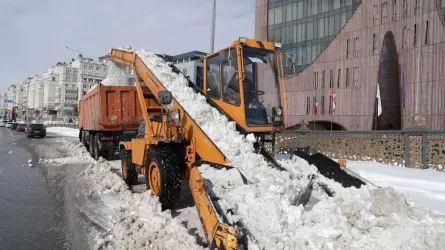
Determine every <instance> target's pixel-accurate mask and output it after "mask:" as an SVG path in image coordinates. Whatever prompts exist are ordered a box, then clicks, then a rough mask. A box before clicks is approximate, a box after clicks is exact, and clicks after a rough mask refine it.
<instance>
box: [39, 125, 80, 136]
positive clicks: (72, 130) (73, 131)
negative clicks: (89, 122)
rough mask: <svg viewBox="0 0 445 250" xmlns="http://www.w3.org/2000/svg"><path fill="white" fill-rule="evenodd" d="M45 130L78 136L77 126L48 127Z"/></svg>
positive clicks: (57, 133)
mask: <svg viewBox="0 0 445 250" xmlns="http://www.w3.org/2000/svg"><path fill="white" fill-rule="evenodd" d="M46 132H47V133H50V134H56V135H61V136H66V137H79V129H77V128H65V127H48V128H46Z"/></svg>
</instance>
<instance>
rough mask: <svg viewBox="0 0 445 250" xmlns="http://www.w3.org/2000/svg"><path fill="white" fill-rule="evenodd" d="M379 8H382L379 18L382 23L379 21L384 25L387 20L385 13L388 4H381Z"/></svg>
mask: <svg viewBox="0 0 445 250" xmlns="http://www.w3.org/2000/svg"><path fill="white" fill-rule="evenodd" d="M381 6H382V8H381V10H380V11H381V12H382V13H381V18H382V21H381V23H385V22H386V21H387V20H388V13H387V9H388V2H383V3H382V4H381Z"/></svg>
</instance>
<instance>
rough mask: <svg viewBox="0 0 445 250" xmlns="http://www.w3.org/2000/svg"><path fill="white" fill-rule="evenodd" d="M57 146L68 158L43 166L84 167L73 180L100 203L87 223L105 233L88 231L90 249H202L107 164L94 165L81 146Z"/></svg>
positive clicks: (155, 203)
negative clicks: (79, 181) (84, 185)
mask: <svg viewBox="0 0 445 250" xmlns="http://www.w3.org/2000/svg"><path fill="white" fill-rule="evenodd" d="M61 143H62V145H61V149H63V150H64V151H66V152H69V153H70V156H69V157H64V158H55V159H44V160H43V162H47V163H49V164H59V165H65V166H69V165H66V164H70V163H71V164H72V163H83V164H88V167H87V168H86V169H85V170H84V171H83V172H81V173H80V174H79V175H78V176H77V177H78V178H82V179H83V180H84V181H85V182H86V183H89V184H90V185H91V186H92V187H93V188H92V189H91V190H90V191H89V192H88V194H87V196H88V197H89V199H91V200H94V201H97V200H98V201H100V202H99V203H95V204H96V206H100V207H93V208H92V209H93V210H97V209H100V211H99V212H97V213H96V214H93V215H92V217H93V218H90V219H91V220H93V221H95V222H96V221H97V223H99V224H100V226H101V227H103V228H105V229H106V232H99V231H95V230H89V232H90V234H92V235H90V237H89V238H91V241H92V242H90V243H91V248H92V249H202V247H200V246H199V245H197V244H196V239H195V238H194V237H193V236H191V235H190V234H189V233H188V232H187V229H186V228H185V227H184V226H183V225H182V224H181V221H180V220H178V219H176V218H172V215H171V213H170V211H162V210H161V205H160V203H159V201H158V199H157V197H154V196H153V195H152V194H151V192H150V191H147V192H143V193H133V192H131V191H130V190H129V188H128V186H127V185H126V184H125V182H124V181H123V180H122V178H121V177H120V176H119V175H117V174H116V173H115V172H114V171H112V164H111V163H110V162H107V161H104V160H103V159H102V158H101V159H100V160H99V161H95V160H94V159H93V158H91V157H90V155H89V153H88V151H87V150H86V148H85V147H83V146H82V144H81V143H78V142H73V141H71V140H69V139H68V140H67V139H63V140H62V141H61ZM99 204H101V205H99ZM77 206H79V208H82V206H88V205H85V204H78V205H77ZM81 210H82V211H83V212H87V211H85V209H81Z"/></svg>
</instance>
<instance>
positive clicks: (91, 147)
mask: <svg viewBox="0 0 445 250" xmlns="http://www.w3.org/2000/svg"><path fill="white" fill-rule="evenodd" d="M89 137H90V138H89V149H88V152H90V155H91V157H93V158H94V146H93V145H94V135H93V134H90V136H89Z"/></svg>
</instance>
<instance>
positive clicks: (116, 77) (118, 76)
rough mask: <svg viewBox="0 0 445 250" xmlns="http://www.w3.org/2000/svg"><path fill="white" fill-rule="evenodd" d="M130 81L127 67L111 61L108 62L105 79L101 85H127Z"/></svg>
mask: <svg viewBox="0 0 445 250" xmlns="http://www.w3.org/2000/svg"><path fill="white" fill-rule="evenodd" d="M129 79H130V74H129V67H128V66H125V65H123V64H120V63H116V62H113V61H111V60H110V61H108V72H107V77H106V78H105V79H104V80H102V84H103V85H128V83H129Z"/></svg>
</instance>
